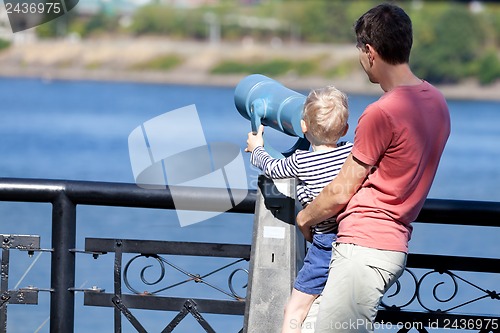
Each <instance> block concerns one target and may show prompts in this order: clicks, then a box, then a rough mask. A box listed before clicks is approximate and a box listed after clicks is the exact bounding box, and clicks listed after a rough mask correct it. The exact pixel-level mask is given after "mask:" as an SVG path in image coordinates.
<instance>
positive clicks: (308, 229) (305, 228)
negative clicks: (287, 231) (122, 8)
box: [297, 212, 313, 243]
mask: <svg viewBox="0 0 500 333" xmlns="http://www.w3.org/2000/svg"><path fill="white" fill-rule="evenodd" d="M300 213H301V212H299V214H298V215H297V226H298V227H299V230H300V232H302V235H304V239H305V240H306V241H308V242H309V243H312V241H313V234H312V230H311V227H308V226H305V225H303V224H301V223H299V219H300Z"/></svg>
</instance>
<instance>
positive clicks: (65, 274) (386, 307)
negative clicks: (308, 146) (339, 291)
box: [0, 177, 500, 333]
mask: <svg viewBox="0 0 500 333" xmlns="http://www.w3.org/2000/svg"><path fill="white" fill-rule="evenodd" d="M280 187H281V188H283V187H284V188H285V189H287V190H286V191H285V194H283V190H281V192H279V191H277V189H276V186H275V184H274V183H273V182H270V181H269V180H266V179H264V178H263V177H261V178H259V188H258V189H257V190H251V191H246V190H241V191H235V190H232V195H233V197H234V198H235V200H234V202H239V204H238V205H236V206H235V207H233V208H232V209H231V210H230V211H228V212H232V213H242V214H254V213H255V218H254V236H253V240H252V244H251V245H238V244H215V243H194V242H193V243H186V242H163V241H151V240H130V239H106V238H87V239H86V240H85V250H84V252H86V253H90V254H92V255H94V256H95V257H98V256H100V255H101V254H104V253H114V267H113V271H114V276H113V292H112V293H106V292H105V291H103V290H100V289H99V288H95V289H94V290H84V304H85V305H88V306H105V307H112V308H113V309H114V325H115V332H121V330H122V324H121V321H122V319H123V318H125V319H126V320H128V321H129V322H130V324H131V325H132V326H133V327H134V328H135V329H136V330H137V331H138V332H146V329H145V328H144V327H143V326H142V325H141V323H140V322H139V320H137V318H136V317H135V316H134V314H133V312H132V311H131V309H136V308H137V309H150V310H161V311H174V312H178V314H177V315H176V316H175V318H174V319H173V320H172V321H171V322H170V323H169V324H168V325H166V326H165V327H163V328H161V329H159V330H158V331H161V332H172V331H173V330H174V329H175V327H176V326H177V325H178V323H179V322H180V321H182V320H183V318H184V317H185V316H186V315H188V314H191V315H193V316H194V317H195V318H196V320H197V321H198V323H199V324H200V325H201V327H202V328H203V330H204V331H206V332H214V330H213V329H212V327H211V326H210V324H209V323H208V322H207V321H206V320H205V318H204V317H203V314H205V313H214V314H230V315H244V327H243V328H242V330H241V331H240V332H243V331H245V332H264V331H266V332H271V331H275V329H274V327H276V325H277V326H279V325H281V319H280V318H281V316H282V312H283V305H284V301H285V300H286V298H287V297H288V294H289V291H290V288H291V284H292V281H293V278H294V276H295V273H296V270H297V267H298V265H299V264H300V258H301V256H302V255H303V250H304V248H305V243H304V242H303V239H301V237H300V234H297V233H296V228H295V226H294V223H293V220H294V216H295V207H296V206H295V202H294V201H293V198H291V197H293V195H292V193H293V186H292V185H291V183H285V186H280ZM175 195H176V196H179V195H180V196H182V198H183V201H184V202H186V201H187V200H189V201H190V202H191V203H192V205H191V207H190V209H192V210H200V211H211V210H212V209H213V207H217V206H218V204H217V203H220V202H221V201H223V200H227V190H226V189H208V188H196V189H193V188H176V190H175ZM0 201H18V202H44V203H51V204H52V225H51V228H52V237H51V242H52V246H51V248H50V249H49V250H43V251H49V252H51V268H50V270H51V278H50V281H51V282H50V290H49V291H50V332H54V333H55V332H65V333H71V332H74V322H75V291H77V290H78V289H77V288H75V275H76V266H75V254H76V253H78V251H79V250H77V249H76V248H75V244H76V237H77V234H76V215H77V209H76V208H77V205H96V206H116V207H142V208H160V209H175V205H174V201H173V198H172V193H171V191H170V189H169V188H166V189H163V190H151V189H144V188H141V187H138V186H137V185H135V184H123V183H105V182H88V181H64V180H61V181H57V180H36V179H9V178H2V179H0ZM417 221H418V223H427V222H429V223H437V224H450V225H475V226H484V227H499V226H500V203H494V202H475V201H458V200H438V199H428V200H427V201H426V203H425V205H424V208H423V209H422V211H421V213H420V215H419V217H418V218H417ZM0 228H1V227H0ZM1 233H2V230H1V229H0V234H1ZM262 235H267V236H265V237H262ZM0 236H1V238H2V257H1V262H2V267H1V270H2V272H1V276H2V279H1V284H0V287H1V295H0V332H6V330H7V319H8V318H7V306H8V304H36V299H37V296H38V290H37V288H21V289H17V290H9V284H8V269H9V265H10V264H11V263H10V262H9V251H11V250H13V249H18V250H22V251H27V252H28V253H33V252H36V251H42V249H41V248H40V240H39V238H37V236H21V235H0ZM285 244H286V251H283V246H285ZM125 254H129V255H132V256H133V257H132V259H130V260H128V262H126V261H125V260H124V255H125ZM164 254H169V255H188V256H215V257H222V258H233V259H231V260H233V261H232V262H231V263H230V264H227V265H225V266H224V267H221V268H219V269H216V270H214V271H212V272H210V273H207V274H205V275H197V274H192V273H189V272H186V271H184V270H182V268H180V267H178V266H176V265H175V264H174V263H172V262H171V261H169V260H166V259H165V258H164V257H163V255H164ZM492 256H493V258H471V257H452V256H440V255H423V254H410V255H409V257H408V268H407V275H408V276H409V277H410V281H413V283H412V284H413V288H414V291H413V292H410V293H407V294H406V295H407V297H408V300H406V301H404V302H403V303H402V304H399V305H398V304H387V303H388V301H390V300H391V299H393V297H396V296H397V295H398V294H400V292H401V290H403V289H404V288H403V287H405V286H402V285H400V284H399V283H398V285H397V287H396V290H395V291H394V292H392V291H391V292H390V295H388V296H389V297H387V298H384V303H383V304H382V308H381V310H380V311H379V315H378V318H377V320H378V322H384V323H393V324H395V325H396V324H401V323H409V324H411V325H409V326H408V325H407V326H405V325H402V327H400V329H399V332H408V331H410V330H411V329H413V328H415V329H417V330H418V331H419V332H427V330H426V327H442V328H443V327H444V328H458V329H460V328H464V329H473V330H476V331H478V332H499V330H500V328H499V325H500V318H499V311H498V309H499V304H500V296H499V293H498V292H497V291H495V290H489V289H486V288H483V287H481V286H480V284H481V283H480V282H481V281H480V280H478V281H470V280H469V279H468V278H464V277H462V272H476V273H493V274H499V273H500V259H498V258H497V257H496V256H498V253H494V254H492ZM138 258H149V259H151V260H154V261H155V262H157V263H158V264H159V265H160V267H164V266H165V265H167V266H168V267H172V268H174V269H177V270H178V271H179V272H180V273H181V274H183V275H184V276H185V277H186V281H194V282H196V283H204V284H209V282H208V281H207V280H206V277H207V276H209V275H211V274H213V273H214V272H215V271H219V270H222V269H225V268H227V267H230V266H232V263H234V262H241V261H249V262H250V263H249V266H250V268H249V277H248V292H247V296H246V297H245V296H244V295H238V293H237V292H235V291H234V290H233V288H232V287H231V281H229V291H227V290H221V292H223V293H225V294H226V295H227V296H228V297H229V298H230V299H229V300H207V299H194V298H190V297H186V298H182V297H181V298H179V297H164V296H158V295H156V294H157V291H160V290H156V291H151V292H141V291H138V290H134V288H133V287H131V286H130V285H129V284H128V277H127V274H128V268H129V266H130V265H131V263H132V262H134V260H137V259H138ZM423 269H425V270H428V271H426V272H422V271H421V270H423ZM239 271H240V270H238V269H237V270H235V271H233V273H231V275H230V277H229V280H231V279H232V278H233V277H234V274H235V272H239ZM142 273H144V270H143V271H142ZM142 273H141V274H142ZM434 273H435V274H439V275H443V276H447V277H448V278H449V279H450V280H451V283H452V285H453V286H454V287H453V292H452V296H451V297H448V298H446V299H441V298H440V297H436V289H437V288H439V286H441V285H442V284H443V283H442V282H439V283H437V285H436V286H434V289H433V293H434V297H435V299H436V300H437V301H438V302H439V303H440V304H445V303H448V302H449V301H451V300H455V299H458V298H457V295H458V294H459V290H460V288H459V286H458V285H459V284H461V283H462V284H466V285H468V286H472V287H473V288H475V289H476V290H478V291H479V293H480V296H478V297H476V298H475V299H470V300H465V301H461V303H459V304H455V305H452V306H450V307H446V308H444V309H441V308H435V309H434V308H431V307H430V306H428V305H427V304H426V303H425V300H424V298H423V296H422V294H423V288H424V287H423V286H424V284H425V283H426V281H427V280H428V278H429V276H430V275H432V274H434ZM269 274H271V275H272V276H273V277H274V280H277V281H278V283H277V284H276V285H277V286H279V288H277V289H276V290H273V293H274V295H269V294H270V293H269V290H272V288H271V289H270V286H269V280H270V279H269V276H270V275H269ZM275 274H281V275H280V276H279V278H278V279H276V275H275ZM495 276H498V275H495ZM400 280H401V279H400ZM497 281H498V280H497ZM146 282H147V283H149V284H150V285H154V283H155V281H153V282H151V283H150V282H148V281H146ZM263 284H265V285H263ZM124 285H125V286H126V288H128V290H129V291H130V292H129V293H125V292H124V290H122V289H125V288H123V286H124ZM174 285H175V284H172V285H170V286H168V287H167V288H170V287H173V286H174ZM163 290H165V288H163V289H161V291H163ZM271 296H272V297H271ZM479 301H489V302H490V303H491V306H490V307H489V308H490V309H491V312H490V313H488V314H469V313H467V314H464V313H457V311H456V310H457V309H458V310H460V309H461V308H462V307H464V306H466V305H468V304H470V303H474V302H479ZM262 302H264V303H266V304H267V305H268V306H269V305H271V306H269V307H268V308H267V309H268V311H262V307H263V304H262ZM278 303H280V304H278ZM415 305H418V306H419V307H420V308H419V309H418V310H415V309H413V308H412V307H414V306H415ZM259 309H261V310H259ZM269 309H270V311H269ZM270 318H272V320H270ZM271 321H272V322H273V323H271ZM270 325H271V326H270ZM273 325H274V326H273ZM270 327H272V328H270Z"/></svg>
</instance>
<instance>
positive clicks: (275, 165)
mask: <svg viewBox="0 0 500 333" xmlns="http://www.w3.org/2000/svg"><path fill="white" fill-rule="evenodd" d="M263 133H264V126H263V125H260V127H259V130H258V132H257V133H253V132H250V133H248V139H247V147H246V148H245V151H246V152H251V153H252V156H251V157H250V162H251V163H252V164H253V165H255V166H256V167H258V168H259V169H261V170H262V171H264V173H265V174H266V176H268V177H270V178H273V179H280V178H292V177H296V176H297V174H298V166H297V160H296V158H295V154H293V155H291V156H289V157H287V158H283V159H276V158H272V157H271V156H270V155H269V154H268V153H267V152H266V151H265V150H264V148H263V146H264V139H263Z"/></svg>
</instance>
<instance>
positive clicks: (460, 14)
mask: <svg viewBox="0 0 500 333" xmlns="http://www.w3.org/2000/svg"><path fill="white" fill-rule="evenodd" d="M434 22H435V23H434V25H433V28H432V30H430V29H429V30H427V31H423V33H422V34H421V35H420V34H418V33H416V34H415V35H416V36H415V47H414V50H413V54H412V65H413V69H414V70H415V73H416V74H417V75H418V76H420V77H423V78H425V79H426V80H429V81H431V82H437V83H443V82H445V83H455V82H458V81H459V80H460V79H461V78H463V77H464V76H467V73H468V67H467V65H468V64H469V63H470V62H472V61H474V59H476V57H477V55H478V54H479V51H480V50H481V49H482V47H483V44H484V31H483V30H482V25H481V24H480V21H479V20H478V18H477V17H476V16H473V15H471V14H470V13H469V12H468V11H467V8H466V7H464V6H458V5H452V6H451V7H450V8H449V9H448V10H446V11H444V12H443V13H442V14H440V15H439V16H438V17H436V20H435V21H434Z"/></svg>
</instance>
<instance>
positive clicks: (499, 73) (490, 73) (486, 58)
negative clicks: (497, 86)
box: [477, 50, 500, 85]
mask: <svg viewBox="0 0 500 333" xmlns="http://www.w3.org/2000/svg"><path fill="white" fill-rule="evenodd" d="M477 77H478V80H479V83H481V84H483V85H486V84H489V83H493V82H495V81H496V80H498V79H500V60H499V59H498V55H497V52H496V51H495V50H490V51H488V52H487V53H485V54H484V55H483V56H482V57H481V58H480V59H479V61H478V70H477Z"/></svg>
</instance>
